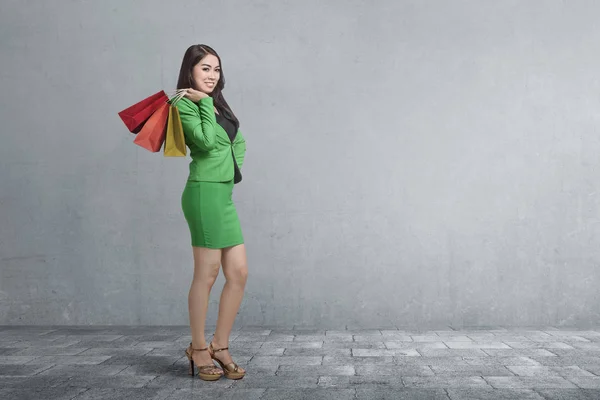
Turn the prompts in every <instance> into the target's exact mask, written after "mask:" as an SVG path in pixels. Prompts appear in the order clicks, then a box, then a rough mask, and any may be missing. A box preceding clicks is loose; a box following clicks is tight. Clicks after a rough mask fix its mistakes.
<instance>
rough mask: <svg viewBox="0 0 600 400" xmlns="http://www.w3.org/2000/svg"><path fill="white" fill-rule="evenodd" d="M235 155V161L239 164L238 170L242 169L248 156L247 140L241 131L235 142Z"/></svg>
mask: <svg viewBox="0 0 600 400" xmlns="http://www.w3.org/2000/svg"><path fill="white" fill-rule="evenodd" d="M233 154H234V155H235V161H236V162H237V165H238V168H239V169H242V165H243V164H244V158H245V156H246V139H245V138H244V136H243V135H242V132H241V131H240V130H239V129H238V132H237V134H236V135H235V140H234V141H233Z"/></svg>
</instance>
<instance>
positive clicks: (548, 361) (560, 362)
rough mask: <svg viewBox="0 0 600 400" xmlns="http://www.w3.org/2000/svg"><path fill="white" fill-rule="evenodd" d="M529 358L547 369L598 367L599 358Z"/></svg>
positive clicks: (578, 356)
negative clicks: (573, 366) (576, 366)
mask: <svg viewBox="0 0 600 400" xmlns="http://www.w3.org/2000/svg"><path fill="white" fill-rule="evenodd" d="M588 354H589V353H588ZM530 358H531V359H532V360H535V361H537V362H538V363H539V364H540V365H545V366H549V367H554V366H556V367H568V366H570V365H578V366H580V367H583V366H585V365H600V357H590V356H588V355H569V356H557V357H536V356H532V357H530Z"/></svg>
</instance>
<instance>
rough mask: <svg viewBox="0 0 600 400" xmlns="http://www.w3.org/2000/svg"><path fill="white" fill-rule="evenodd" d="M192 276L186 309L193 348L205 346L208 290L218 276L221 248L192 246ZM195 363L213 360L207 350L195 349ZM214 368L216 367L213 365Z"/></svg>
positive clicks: (205, 363) (202, 363)
mask: <svg viewBox="0 0 600 400" xmlns="http://www.w3.org/2000/svg"><path fill="white" fill-rule="evenodd" d="M193 251H194V278H193V280H192V285H191V287H190V292H189V294H188V310H189V315H190V328H191V333H192V346H193V348H195V349H201V348H202V349H203V348H205V347H206V338H205V337H204V328H205V326H206V314H207V312H208V300H209V297H210V291H211V289H212V287H213V285H214V283H215V281H216V280H217V277H218V276H219V267H220V266H221V250H220V249H208V248H204V247H193ZM192 357H193V359H194V363H196V365H199V366H200V365H208V364H212V363H213V361H212V360H211V358H210V354H209V353H208V351H195V352H194V353H193V355H192ZM215 368H216V367H215Z"/></svg>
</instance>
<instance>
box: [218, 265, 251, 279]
mask: <svg viewBox="0 0 600 400" xmlns="http://www.w3.org/2000/svg"><path fill="white" fill-rule="evenodd" d="M223 272H224V274H225V279H226V280H227V281H229V282H233V283H239V284H245V283H246V280H247V279H248V265H247V264H246V263H245V262H237V263H233V264H231V265H228V266H227V269H225V268H224V269H223Z"/></svg>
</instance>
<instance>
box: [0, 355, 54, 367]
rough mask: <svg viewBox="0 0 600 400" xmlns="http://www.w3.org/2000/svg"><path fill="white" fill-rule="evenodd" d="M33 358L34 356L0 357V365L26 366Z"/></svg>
mask: <svg viewBox="0 0 600 400" xmlns="http://www.w3.org/2000/svg"><path fill="white" fill-rule="evenodd" d="M35 358H36V357H35V356H0V365H19V364H27V363H28V362H30V361H32V360H35ZM46 364H47V363H46Z"/></svg>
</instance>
